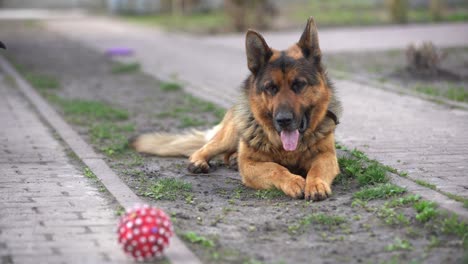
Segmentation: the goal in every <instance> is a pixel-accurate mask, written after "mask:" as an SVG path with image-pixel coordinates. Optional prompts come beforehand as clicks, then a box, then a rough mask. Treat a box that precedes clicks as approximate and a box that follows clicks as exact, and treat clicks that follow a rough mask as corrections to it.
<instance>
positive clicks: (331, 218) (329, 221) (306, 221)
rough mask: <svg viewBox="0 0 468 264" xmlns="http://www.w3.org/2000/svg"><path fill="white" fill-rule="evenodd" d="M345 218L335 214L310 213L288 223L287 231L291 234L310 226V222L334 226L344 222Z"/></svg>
mask: <svg viewBox="0 0 468 264" xmlns="http://www.w3.org/2000/svg"><path fill="white" fill-rule="evenodd" d="M346 222H347V220H346V218H344V217H342V216H336V215H326V214H323V213H316V214H311V215H307V216H305V217H303V218H302V219H301V220H299V222H298V223H296V224H293V225H290V226H289V227H288V231H289V232H290V233H291V234H295V233H297V232H298V231H299V230H303V229H305V228H306V227H308V226H310V225H311V224H317V225H322V226H327V227H334V226H339V225H341V224H344V223H346Z"/></svg>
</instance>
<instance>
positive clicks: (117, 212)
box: [115, 205, 125, 216]
mask: <svg viewBox="0 0 468 264" xmlns="http://www.w3.org/2000/svg"><path fill="white" fill-rule="evenodd" d="M124 214H125V208H124V207H123V206H120V205H119V207H117V209H115V215H116V216H122V215H124Z"/></svg>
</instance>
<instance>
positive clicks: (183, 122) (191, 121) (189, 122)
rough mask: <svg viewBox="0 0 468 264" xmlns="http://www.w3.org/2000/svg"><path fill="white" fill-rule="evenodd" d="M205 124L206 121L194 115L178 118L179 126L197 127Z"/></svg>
mask: <svg viewBox="0 0 468 264" xmlns="http://www.w3.org/2000/svg"><path fill="white" fill-rule="evenodd" d="M206 124H207V123H206V121H204V120H200V119H198V118H194V117H189V116H183V117H181V118H180V128H187V127H197V126H203V125H206Z"/></svg>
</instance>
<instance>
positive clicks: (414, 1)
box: [109, 0, 468, 33]
mask: <svg viewBox="0 0 468 264" xmlns="http://www.w3.org/2000/svg"><path fill="white" fill-rule="evenodd" d="M155 1H156V0H147V1H144V0H140V1H137V2H139V5H138V6H137V7H135V1H133V2H132V1H125V0H114V1H112V0H109V2H118V4H116V3H113V8H112V11H113V12H115V13H117V14H119V15H122V16H124V17H125V18H126V19H128V20H130V21H133V22H137V23H143V24H147V25H158V26H162V27H164V28H166V29H168V30H177V31H188V32H195V33H223V32H240V31H245V30H246V29H247V28H256V29H263V30H265V29H269V30H286V29H290V28H296V27H297V26H299V25H301V26H302V24H303V23H304V21H305V19H306V18H307V17H309V16H311V15H312V16H314V17H315V18H316V21H317V22H318V24H319V26H320V27H331V26H363V25H384V24H394V23H399V24H402V23H433V22H442V21H467V20H468V1H466V0H291V1H280V0H160V1H156V2H157V5H155V3H156V2H155Z"/></svg>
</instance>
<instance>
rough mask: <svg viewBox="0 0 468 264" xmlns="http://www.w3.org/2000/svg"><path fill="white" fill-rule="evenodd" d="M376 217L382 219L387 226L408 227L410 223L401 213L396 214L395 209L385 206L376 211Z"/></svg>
mask: <svg viewBox="0 0 468 264" xmlns="http://www.w3.org/2000/svg"><path fill="white" fill-rule="evenodd" d="M377 216H378V217H379V218H381V219H383V221H384V222H385V223H386V224H387V225H408V224H409V223H410V221H409V219H408V218H407V217H406V216H405V215H404V214H403V213H397V212H396V211H395V209H393V208H389V207H387V206H385V205H384V206H383V207H381V208H380V209H379V210H378V211H377Z"/></svg>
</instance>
